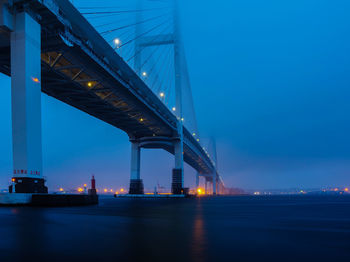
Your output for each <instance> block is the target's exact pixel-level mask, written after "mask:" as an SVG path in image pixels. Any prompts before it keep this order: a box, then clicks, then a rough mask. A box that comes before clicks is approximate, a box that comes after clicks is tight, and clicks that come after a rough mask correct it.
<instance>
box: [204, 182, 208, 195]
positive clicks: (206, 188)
mask: <svg viewBox="0 0 350 262" xmlns="http://www.w3.org/2000/svg"><path fill="white" fill-rule="evenodd" d="M204 190H205V194H206V195H207V194H208V181H207V178H205V189H204Z"/></svg>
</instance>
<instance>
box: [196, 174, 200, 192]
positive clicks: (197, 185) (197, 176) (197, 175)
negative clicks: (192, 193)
mask: <svg viewBox="0 0 350 262" xmlns="http://www.w3.org/2000/svg"><path fill="white" fill-rule="evenodd" d="M198 188H199V174H198V173H197V174H196V190H198Z"/></svg>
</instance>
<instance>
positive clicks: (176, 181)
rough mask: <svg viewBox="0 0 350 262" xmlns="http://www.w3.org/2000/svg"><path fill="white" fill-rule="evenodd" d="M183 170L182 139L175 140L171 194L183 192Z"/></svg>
mask: <svg viewBox="0 0 350 262" xmlns="http://www.w3.org/2000/svg"><path fill="white" fill-rule="evenodd" d="M183 185H184V172H183V142H182V139H179V140H176V141H175V168H174V169H173V178H172V183H171V192H172V193H173V194H183V193H184V189H183V187H184V186H183Z"/></svg>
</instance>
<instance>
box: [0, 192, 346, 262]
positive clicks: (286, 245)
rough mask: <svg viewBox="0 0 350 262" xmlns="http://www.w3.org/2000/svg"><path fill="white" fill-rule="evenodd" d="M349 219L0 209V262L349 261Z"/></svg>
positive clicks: (190, 203) (341, 210)
mask: <svg viewBox="0 0 350 262" xmlns="http://www.w3.org/2000/svg"><path fill="white" fill-rule="evenodd" d="M349 218H350V198H349V197H342V198H334V197H333V198H332V197H305V196H304V197H269V198H267V197H230V198H202V199H153V200H151V199H148V200H142V199H138V200H134V199H114V198H108V199H102V200H101V205H100V206H89V207H71V208H28V207H27V208H25V207H18V208H4V207H0V262H7V261H9V262H16V261H33V260H35V261H37V262H41V261H45V262H46V261H50V262H52V261H65V262H66V261H84V262H85V261H95V262H96V261H98V262H100V261H162V262H163V261H166V262H169V261H194V262H206V261H219V262H222V261H230V262H231V261H233V260H235V261H281V258H283V260H284V261H305V260H306V259H308V260H309V261H315V260H317V261H333V260H332V259H333V258H334V257H337V259H338V260H343V261H350V251H349V249H348V247H349V246H350V219H349ZM320 246H322V248H321V249H320V248H319V247H320ZM290 250H293V253H290ZM285 254H288V256H286V255H285ZM28 258H30V260H28Z"/></svg>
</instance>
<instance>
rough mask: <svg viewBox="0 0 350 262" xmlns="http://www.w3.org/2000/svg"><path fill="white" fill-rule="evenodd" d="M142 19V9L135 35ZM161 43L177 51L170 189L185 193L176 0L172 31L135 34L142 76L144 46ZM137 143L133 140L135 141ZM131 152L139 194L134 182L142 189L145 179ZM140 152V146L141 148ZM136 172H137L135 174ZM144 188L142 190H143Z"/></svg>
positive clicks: (132, 189) (136, 59) (136, 63)
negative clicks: (175, 129)
mask: <svg viewBox="0 0 350 262" xmlns="http://www.w3.org/2000/svg"><path fill="white" fill-rule="evenodd" d="M137 7H138V9H139V10H142V0H139V1H138V6H137ZM140 21H142V12H138V13H137V14H136V21H135V24H136V26H135V36H138V35H141V31H142V30H141V23H140ZM162 45H172V46H173V51H174V58H173V59H174V74H175V77H174V79H175V108H176V112H175V114H176V117H177V133H176V134H175V135H174V137H173V139H172V141H173V147H174V156H175V161H174V162H175V163H174V168H173V170H172V183H171V192H172V193H173V194H183V193H184V158H183V151H184V148H183V101H182V100H183V99H182V96H183V94H182V93H183V88H184V87H183V83H184V79H183V78H184V75H185V74H184V68H183V67H184V66H183V64H184V63H183V58H182V57H183V54H182V52H183V49H182V42H181V34H180V25H179V10H178V3H177V0H173V28H172V32H171V33H169V34H160V35H159V34H158V35H153V36H144V37H140V38H139V37H136V40H135V46H134V70H135V72H136V74H138V75H139V76H140V77H141V76H142V68H141V64H142V52H141V51H142V50H143V49H144V48H145V47H154V46H162ZM132 143H134V142H132ZM136 150H137V149H136V147H135V146H132V151H133V152H134V151H135V152H136ZM135 152H134V153H132V156H134V157H132V160H131V161H132V163H131V165H132V168H131V170H132V171H131V179H130V189H129V193H130V194H139V193H140V192H141V191H140V190H135V187H136V186H135V185H136V184H135V183H138V186H137V188H139V189H140V188H141V187H142V189H143V185H141V184H142V180H141V179H140V168H139V166H138V171H137V172H136V171H135V170H136V168H135V166H137V164H136V163H137V161H138V160H136V158H135V155H138V158H139V155H140V153H135ZM138 152H139V149H138ZM136 173H137V175H136ZM136 177H137V178H136ZM135 179H136V180H135ZM142 192H143V190H142Z"/></svg>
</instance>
